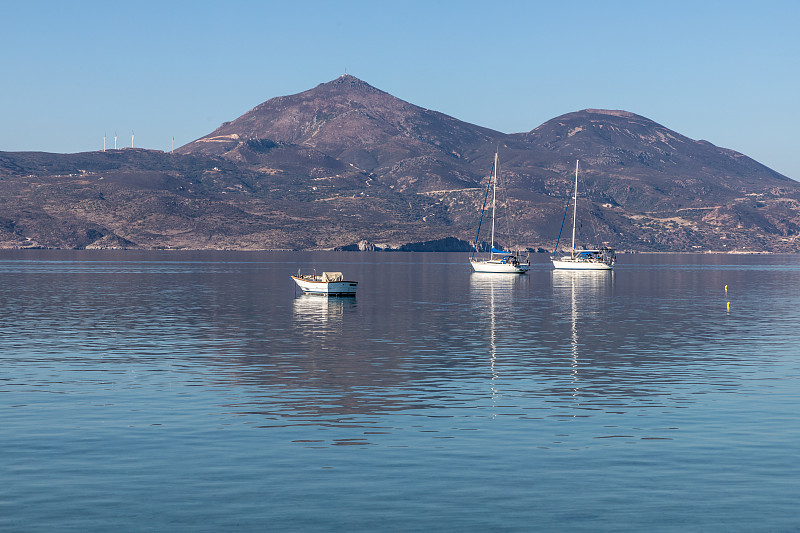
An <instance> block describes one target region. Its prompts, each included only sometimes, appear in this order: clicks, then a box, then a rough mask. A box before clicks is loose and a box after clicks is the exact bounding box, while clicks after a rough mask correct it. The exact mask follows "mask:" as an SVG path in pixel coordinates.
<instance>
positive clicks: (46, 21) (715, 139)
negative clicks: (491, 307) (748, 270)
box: [0, 0, 800, 180]
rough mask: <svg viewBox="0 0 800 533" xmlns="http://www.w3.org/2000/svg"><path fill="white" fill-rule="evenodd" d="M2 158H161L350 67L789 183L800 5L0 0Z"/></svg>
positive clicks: (493, 112) (796, 168)
mask: <svg viewBox="0 0 800 533" xmlns="http://www.w3.org/2000/svg"><path fill="white" fill-rule="evenodd" d="M0 68H1V69H2V70H0V72H2V77H0V151H28V150H36V151H47V152H81V151H90V150H97V149H101V148H102V143H103V135H104V134H106V135H107V136H108V138H109V146H110V145H111V144H112V143H113V136H114V133H115V132H116V133H117V135H118V136H119V141H118V143H119V146H130V141H131V132H132V131H133V132H135V144H136V146H138V147H144V148H154V149H159V150H169V148H170V143H171V139H172V137H174V138H175V146H176V147H177V146H180V145H183V144H185V143H187V142H190V141H192V140H194V139H196V138H198V137H201V136H202V135H205V134H206V133H209V132H210V131H212V130H213V129H214V128H216V127H217V126H219V125H220V124H221V123H222V122H223V121H226V120H232V119H234V118H236V117H238V116H239V115H241V114H243V113H245V112H246V111H248V110H249V109H251V108H253V107H255V106H256V105H258V104H259V103H261V102H263V101H265V100H268V99H270V98H273V97H275V96H281V95H286V94H294V93H297V92H301V91H304V90H306V89H310V88H312V87H314V86H316V85H317V84H319V83H324V82H327V81H330V80H332V79H334V78H336V77H337V76H339V75H341V74H343V73H344V72H345V69H346V70H347V72H348V73H350V74H353V75H354V76H357V77H359V78H361V79H362V80H364V81H366V82H368V83H370V84H371V85H373V86H375V87H377V88H379V89H382V90H384V91H386V92H389V93H391V94H393V95H395V96H397V97H399V98H402V99H404V100H407V101H409V102H411V103H414V104H417V105H420V106H423V107H426V108H429V109H435V110H437V111H441V112H443V113H446V114H448V115H451V116H453V117H456V118H458V119H460V120H465V121H467V122H472V123H475V124H479V125H482V126H486V127H490V128H493V129H496V130H499V131H503V132H507V133H512V132H522V131H528V130H531V129H533V128H535V127H536V126H538V125H539V124H541V123H542V122H544V121H546V120H549V119H551V118H553V117H556V116H558V115H561V114H563V113H568V112H571V111H577V110H579V109H585V108H607V109H624V110H627V111H632V112H634V113H638V114H640V115H644V116H646V117H648V118H650V119H652V120H655V121H656V122H659V123H660V124H663V125H664V126H666V127H668V128H671V129H673V130H676V131H677V132H679V133H682V134H684V135H687V136H689V137H691V138H693V139H705V140H708V141H710V142H712V143H714V144H716V145H718V146H723V147H726V148H731V149H734V150H737V151H740V152H742V153H744V154H746V155H748V156H750V157H753V158H754V159H756V160H758V161H760V162H761V163H763V164H765V165H767V166H769V167H771V168H773V169H775V170H777V171H778V172H781V173H783V174H786V175H788V176H789V177H792V178H795V179H798V180H800V150H798V140H797V139H798V136H797V129H798V124H800V2H795V1H770V0H762V1H760V2H740V1H727V2H723V1H719V2H713V1H712V2H706V1H702V0H695V1H682V0H678V1H673V2H647V1H629V2H622V1H619V2H615V1H613V0H604V1H599V0H598V1H586V2H583V1H564V2H553V1H541V2H537V1H496V2H494V1H493V2H486V1H482V2H477V1H463V2H455V1H435V0H427V1H412V0H404V1H397V2H382V1H380V0H371V1H363V2H361V1H358V2H355V1H352V2H349V1H344V0H343V1H339V2H337V1H305V2H303V1H299V2H289V1H286V0H281V1H274V2H268V1H261V2H258V1H239V2H237V1H226V2H220V1H213V2H205V1H195V2H189V1H187V2H179V1H171V2H170V1H153V2H151V1H146V0H144V1H128V2H119V1H117V2H111V1H106V2H81V1H75V2H61V1H58V2H56V1H37V0H26V1H24V2H23V1H15V0H0Z"/></svg>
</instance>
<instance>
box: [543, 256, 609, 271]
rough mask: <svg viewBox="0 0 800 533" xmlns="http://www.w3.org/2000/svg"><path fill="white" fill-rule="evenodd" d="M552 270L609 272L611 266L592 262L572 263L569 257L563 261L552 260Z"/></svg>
mask: <svg viewBox="0 0 800 533" xmlns="http://www.w3.org/2000/svg"><path fill="white" fill-rule="evenodd" d="M553 268H558V269H563V270H611V269H612V268H613V266H612V265H609V264H607V263H600V262H594V261H574V260H572V259H570V258H569V257H567V258H564V259H553Z"/></svg>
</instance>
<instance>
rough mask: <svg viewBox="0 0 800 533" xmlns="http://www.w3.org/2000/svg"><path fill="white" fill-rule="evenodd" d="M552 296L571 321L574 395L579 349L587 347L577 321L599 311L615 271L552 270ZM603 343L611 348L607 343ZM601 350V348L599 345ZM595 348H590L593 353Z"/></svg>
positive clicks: (577, 385)
mask: <svg viewBox="0 0 800 533" xmlns="http://www.w3.org/2000/svg"><path fill="white" fill-rule="evenodd" d="M552 276H553V295H554V296H555V300H556V305H560V306H561V307H562V308H563V309H565V310H566V311H567V312H566V314H567V316H568V317H569V321H570V353H571V356H572V363H571V365H572V384H573V393H572V395H573V397H577V396H579V394H580V389H581V387H580V376H579V375H578V374H579V363H580V355H581V350H583V349H584V348H586V347H587V346H588V343H587V342H586V341H585V340H584V341H583V343H581V340H580V338H579V328H580V326H579V324H580V322H581V321H586V320H589V319H591V318H592V317H594V316H596V315H598V314H599V308H600V306H601V305H602V304H603V303H604V301H605V300H606V299H607V298H608V297H609V296H610V294H611V290H612V288H613V283H614V272H613V271H610V270H554V271H553V272H552ZM603 345H604V346H607V347H611V346H610V345H608V344H607V343H603ZM601 349H602V348H601ZM596 351H597V348H595V347H592V352H593V353H594V352H596Z"/></svg>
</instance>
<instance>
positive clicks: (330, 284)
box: [292, 276, 358, 296]
mask: <svg viewBox="0 0 800 533" xmlns="http://www.w3.org/2000/svg"><path fill="white" fill-rule="evenodd" d="M292 279H293V280H294V282H295V283H296V284H297V286H298V287H300V289H302V291H303V292H307V293H311V294H326V295H328V296H355V294H356V290H357V289H358V282H357V281H317V280H311V279H306V278H303V277H299V276H292Z"/></svg>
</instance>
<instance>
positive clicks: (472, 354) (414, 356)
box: [0, 251, 800, 532]
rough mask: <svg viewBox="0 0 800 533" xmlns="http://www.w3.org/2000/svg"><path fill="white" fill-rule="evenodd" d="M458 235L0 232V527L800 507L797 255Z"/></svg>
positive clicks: (425, 525) (566, 519)
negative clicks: (247, 249)
mask: <svg viewBox="0 0 800 533" xmlns="http://www.w3.org/2000/svg"><path fill="white" fill-rule="evenodd" d="M466 260H467V257H466V254H434V253H431V254H415V253H310V252H309V253H275V252H270V253H230V252H225V253H223V252H217V253H190V252H48V251H26V252H3V253H0V343H2V344H1V345H0V346H2V347H1V348H0V365H2V367H1V370H0V480H2V484H0V530H2V531H26V532H39V531H42V532H44V531H47V532H50V531H81V532H83V531H121V532H125V531H181V530H184V531H303V532H306V531H312V532H313V531H348V532H361V531H370V532H371V531H432V530H433V531H798V530H800V327H798V326H799V325H800V258H798V257H797V256H793V255H764V256H745V255H620V256H619V263H618V266H617V269H616V270H615V271H614V272H612V273H602V272H601V273H569V272H553V271H552V270H551V268H550V266H549V264H548V263H547V262H546V261H547V257H545V256H544V255H541V256H535V257H534V260H535V264H534V265H533V267H532V269H531V273H530V274H529V275H527V276H516V277H514V276H503V275H491V274H472V273H471V271H470V268H469V266H468V264H467V262H466ZM300 267H302V268H304V269H309V270H310V269H312V268H316V269H317V271H318V272H321V271H323V270H336V271H342V272H344V274H345V277H347V278H351V279H355V280H357V281H359V289H358V296H357V297H355V298H325V297H315V296H299V295H298V296H297V297H296V296H295V289H294V285H293V284H292V282H291V280H290V279H289V275H290V274H292V273H294V272H296V271H297V269H298V268H300ZM726 285H727V291H726V289H725V286H726ZM728 302H730V307H728Z"/></svg>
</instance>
